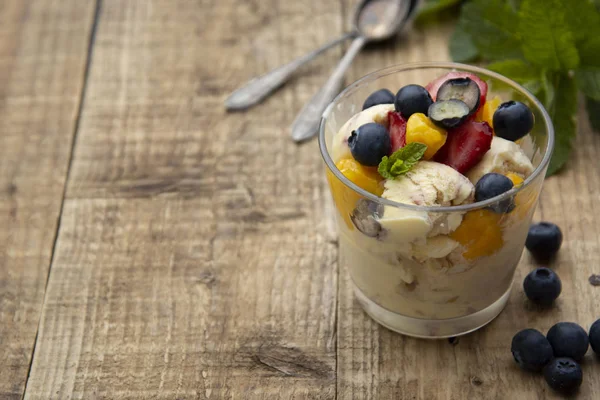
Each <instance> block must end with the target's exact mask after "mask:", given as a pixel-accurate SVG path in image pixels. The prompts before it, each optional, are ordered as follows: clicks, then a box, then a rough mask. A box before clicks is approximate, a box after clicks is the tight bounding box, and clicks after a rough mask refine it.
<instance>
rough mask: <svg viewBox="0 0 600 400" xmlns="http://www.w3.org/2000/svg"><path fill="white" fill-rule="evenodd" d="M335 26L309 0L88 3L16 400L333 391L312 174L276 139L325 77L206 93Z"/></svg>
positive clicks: (304, 159) (328, 242)
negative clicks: (235, 104)
mask: <svg viewBox="0 0 600 400" xmlns="http://www.w3.org/2000/svg"><path fill="white" fill-rule="evenodd" d="M315 20H316V21H320V23H319V24H317V26H319V27H320V28H319V29H316V30H310V31H309V32H308V33H306V34H303V35H298V34H297V32H299V31H301V30H302V31H303V32H305V31H306V30H305V24H307V23H308V22H309V21H312V23H314V21H315ZM339 21H340V6H339V4H337V3H332V2H321V1H308V2H302V3H297V2H288V1H287V0H277V1H276V0H272V1H261V2H258V1H248V2H238V1H234V0H225V1H218V2H216V1H212V2H211V1H200V2H198V1H195V2H191V1H184V0H179V1H173V0H153V1H145V0H144V1H142V0H139V1H127V2H122V1H118V0H104V1H103V4H102V10H101V14H100V20H99V25H98V32H97V36H96V46H95V48H94V54H93V60H94V63H93V65H92V66H91V70H90V78H89V86H88V88H87V96H86V99H85V102H86V103H85V104H86V107H85V109H84V111H83V114H82V121H81V129H80V133H79V135H78V140H77V145H76V148H75V154H74V162H73V167H72V171H71V174H70V178H71V179H70V181H69V185H68V191H67V200H66V202H65V206H64V213H63V216H62V224H61V226H62V227H61V230H60V232H59V237H58V242H57V250H56V255H55V259H54V263H53V267H52V274H51V276H50V280H49V284H48V292H47V301H46V303H45V307H44V311H43V315H42V321H41V326H40V333H39V339H38V346H37V349H36V353H35V357H34V363H33V365H32V370H31V377H30V380H29V384H28V387H27V393H26V398H27V399H47V398H49V397H52V396H59V397H60V398H82V399H89V398H107V399H108V398H110V399H120V398H133V399H148V398H162V399H174V398H177V399H184V398H185V399H196V398H244V399H250V398H261V399H279V398H322V399H333V398H334V397H335V388H336V385H335V370H336V365H335V354H336V342H335V338H336V332H335V326H336V322H335V313H336V292H337V264H336V251H335V244H334V242H333V241H332V239H331V236H330V235H329V234H328V232H331V229H330V227H329V226H328V225H327V223H328V221H329V220H328V219H327V218H326V215H327V214H328V210H327V208H326V207H327V205H328V203H327V202H325V201H324V199H325V198H326V190H327V189H326V186H325V182H324V174H323V166H322V163H321V160H320V155H319V154H318V150H317V148H316V145H315V143H314V142H313V143H311V144H308V145H306V146H301V147H297V146H296V145H295V144H294V143H292V142H291V141H290V140H289V137H288V133H287V128H288V126H289V123H290V121H291V119H292V117H293V115H294V113H295V112H296V111H297V110H299V108H300V107H301V106H302V104H303V102H304V101H306V100H307V99H308V98H309V97H310V96H311V95H312V93H313V92H314V91H315V90H316V89H317V87H318V85H319V84H320V83H321V82H322V81H323V80H324V77H323V75H313V76H310V77H306V78H303V79H302V80H301V81H297V82H295V83H294V84H292V85H289V86H287V87H285V88H284V89H282V91H281V92H280V93H278V95H277V96H276V97H273V98H271V99H269V100H267V102H265V104H263V105H261V106H259V107H257V108H255V109H254V110H252V111H250V112H248V113H244V114H242V113H240V114H231V115H227V114H226V113H225V112H224V109H223V105H222V104H223V103H222V102H223V100H224V98H225V96H226V95H227V94H228V93H229V92H230V91H231V90H232V89H234V88H235V87H236V86H238V85H239V84H240V83H242V82H244V81H245V80H247V79H249V78H250V77H252V76H253V75H255V74H257V73H260V72H264V71H265V70H267V69H269V68H272V67H274V66H276V65H278V64H280V63H282V62H284V61H288V60H290V59H291V58H293V57H296V56H299V55H301V54H302V53H304V52H306V51H308V50H310V49H312V48H313V47H315V46H316V45H317V44H319V43H322V42H324V41H325V40H326V39H328V38H330V37H331V36H333V35H336V34H339V33H340V32H341V29H340V24H339ZM337 56H339V52H338V53H337V54H336V53H334V52H332V53H330V54H328V55H327V56H325V57H324V58H323V59H321V60H319V61H318V62H317V63H316V64H315V66H314V67H313V68H312V69H311V71H314V70H317V69H319V68H321V69H325V70H329V69H330V67H331V66H333V63H334V62H335V60H336V59H337Z"/></svg>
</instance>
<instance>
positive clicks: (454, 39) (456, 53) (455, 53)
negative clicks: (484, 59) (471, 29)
mask: <svg viewBox="0 0 600 400" xmlns="http://www.w3.org/2000/svg"><path fill="white" fill-rule="evenodd" d="M449 51H450V58H452V60H453V61H456V62H468V61H472V60H474V59H476V58H477V57H478V55H479V51H478V50H477V47H475V43H473V40H472V39H471V35H469V34H468V33H467V32H465V28H464V27H463V26H462V25H461V24H460V23H459V24H458V25H456V28H455V29H454V32H453V33H452V36H451V37H450V44H449Z"/></svg>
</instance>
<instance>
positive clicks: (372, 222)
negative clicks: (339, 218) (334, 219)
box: [350, 199, 385, 238]
mask: <svg viewBox="0 0 600 400" xmlns="http://www.w3.org/2000/svg"><path fill="white" fill-rule="evenodd" d="M383 211H384V210H383V206H382V205H381V204H379V203H375V202H374V201H371V200H367V199H360V200H358V201H357V202H356V208H354V210H353V211H352V214H350V219H351V220H352V223H353V224H354V226H356V229H358V230H359V231H361V232H362V233H364V234H365V235H367V236H369V237H376V238H381V237H382V236H383V235H384V233H385V231H384V230H383V228H382V226H381V224H380V223H379V221H378V219H380V218H381V217H382V216H383Z"/></svg>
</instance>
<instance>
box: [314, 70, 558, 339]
mask: <svg viewBox="0 0 600 400" xmlns="http://www.w3.org/2000/svg"><path fill="white" fill-rule="evenodd" d="M390 88H391V89H399V90H398V92H397V94H396V95H394V94H393V93H392V92H391V91H389V90H388V89H390ZM553 138H554V134H553V127H552V123H551V121H550V118H549V117H548V114H547V112H546V111H545V110H544V108H543V106H542V105H541V104H540V103H539V101H538V100H537V99H536V98H535V97H534V96H533V95H531V94H530V93H529V92H527V91H526V90H525V89H524V88H522V87H521V86H519V85H518V84H516V83H515V82H512V81H510V80H509V79H507V78H505V77H503V76H501V75H498V74H496V73H494V72H491V71H487V70H485V69H481V68H477V67H472V66H467V65H461V64H454V63H444V64H439V63H437V64H431V63H424V64H414V65H405V66H400V67H392V68H387V69H384V70H381V71H378V72H375V73H373V74H370V75H368V76H366V77H364V78H362V79H361V80H359V81H358V82H356V83H354V84H352V85H350V86H349V87H348V88H347V89H345V90H344V91H343V92H342V93H341V94H340V95H339V96H338V97H337V98H336V99H335V100H334V101H333V103H332V104H331V105H330V106H329V108H328V109H327V111H326V112H325V113H324V116H323V120H322V122H321V128H320V135H319V144H320V148H321V152H322V155H323V158H324V160H325V163H326V164H327V178H328V181H329V185H330V189H331V193H332V196H333V200H334V203H335V207H336V210H337V213H336V220H337V225H338V230H339V246H340V258H341V263H342V265H343V266H346V267H347V268H348V270H349V272H350V276H351V278H352V282H353V285H354V291H355V294H356V297H357V299H358V300H359V301H360V303H361V304H362V306H363V308H364V309H365V311H366V312H367V313H368V314H369V315H370V316H371V317H372V318H373V319H375V320H376V321H377V322H379V323H381V324H382V325H384V326H386V327H388V328H390V329H392V330H395V331H397V332H400V333H404V334H407V335H412V336H418V337H427V338H439V337H449V336H456V335H460V334H464V333H468V332H471V331H473V330H475V329H477V328H479V327H481V326H483V325H485V324H487V323H488V322H490V321H491V320H492V319H493V318H494V317H496V316H497V315H498V314H499V313H500V311H501V310H502V308H503V307H504V305H505V304H506V302H507V300H508V296H509V292H510V288H511V284H512V281H513V277H514V272H515V268H516V266H517V264H518V262H519V259H520V256H521V253H522V251H523V246H524V243H525V238H526V236H527V231H528V227H529V224H530V220H531V217H532V214H533V212H534V208H535V205H536V203H537V199H538V195H539V193H540V190H541V187H542V183H543V180H544V175H545V172H546V169H547V166H548V162H549V159H550V156H551V153H552V147H553V140H554V139H553Z"/></svg>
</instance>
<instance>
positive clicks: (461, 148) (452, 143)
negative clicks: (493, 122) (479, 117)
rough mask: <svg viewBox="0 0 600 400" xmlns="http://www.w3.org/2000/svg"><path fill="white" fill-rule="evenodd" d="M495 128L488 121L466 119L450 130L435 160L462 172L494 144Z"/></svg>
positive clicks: (478, 159) (477, 160)
mask: <svg viewBox="0 0 600 400" xmlns="http://www.w3.org/2000/svg"><path fill="white" fill-rule="evenodd" d="M493 137H494V134H493V130H492V128H491V127H490V125H489V124H488V123H487V122H476V121H466V122H465V123H464V124H462V125H460V126H459V127H457V128H454V129H452V130H449V131H448V139H447V140H446V143H445V144H444V146H443V147H442V148H441V149H440V150H438V152H437V153H436V155H435V161H437V162H439V163H442V164H446V165H448V166H450V167H452V168H454V169H455V170H457V171H458V172H460V173H461V174H464V173H465V172H467V171H468V170H469V169H471V168H472V167H474V166H475V164H477V163H478V162H479V161H481V159H482V158H483V155H484V154H485V153H486V152H487V151H488V150H489V149H490V147H491V146H492V138H493Z"/></svg>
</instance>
